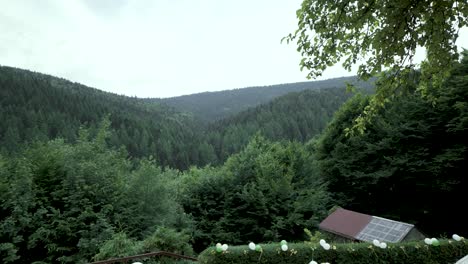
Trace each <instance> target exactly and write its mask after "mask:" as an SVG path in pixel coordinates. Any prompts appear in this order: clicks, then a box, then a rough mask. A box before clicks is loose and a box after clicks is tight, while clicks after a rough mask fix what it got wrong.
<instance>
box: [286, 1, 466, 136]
mask: <svg viewBox="0 0 468 264" xmlns="http://www.w3.org/2000/svg"><path fill="white" fill-rule="evenodd" d="M297 18H298V29H297V30H296V31H295V32H294V33H293V34H289V35H288V36H287V37H286V38H285V39H286V40H287V42H290V41H291V42H296V44H297V46H298V48H297V50H298V51H299V52H300V53H301V55H302V57H303V59H302V60H301V62H300V66H301V69H304V68H306V69H307V70H309V74H308V77H317V76H320V75H321V74H322V72H323V71H324V70H325V69H326V68H327V67H329V66H332V65H334V64H336V63H338V62H340V61H342V59H343V60H344V63H343V66H344V68H345V69H347V70H348V71H350V70H351V67H352V66H353V65H355V64H359V68H358V72H357V75H358V76H359V77H360V78H362V79H364V80H366V79H368V78H369V77H373V76H378V75H380V76H381V80H382V82H383V84H382V85H380V87H379V88H378V89H377V92H376V96H375V97H374V98H373V99H372V100H371V103H370V105H369V106H368V107H367V109H366V110H367V112H366V113H364V114H363V116H362V118H359V119H357V120H356V123H355V126H353V127H354V129H356V128H359V127H360V128H362V127H364V126H365V124H366V123H368V122H370V121H371V120H370V119H371V118H372V116H373V115H374V114H375V113H376V111H378V109H380V108H382V106H383V105H384V104H385V103H386V102H387V100H389V99H390V98H392V97H393V96H394V95H395V94H398V90H399V89H400V88H401V86H404V84H405V82H406V81H407V75H408V74H409V73H411V71H412V70H414V69H415V67H416V65H415V64H414V62H413V58H414V55H415V53H416V48H417V47H424V48H425V49H426V54H427V57H426V60H425V61H424V62H423V63H422V65H421V72H422V80H421V85H420V89H421V91H422V92H423V94H425V95H427V92H428V90H429V87H430V86H435V87H441V84H442V82H443V80H444V79H445V78H446V77H447V76H448V74H449V72H450V69H451V67H452V66H453V64H454V63H455V62H456V61H457V58H458V51H457V47H456V45H455V42H456V40H457V38H458V31H459V29H460V28H462V27H465V26H466V25H467V19H468V3H467V2H466V1H460V0H449V1H441V0H431V1H415V0H374V1H363V0H356V1H331V0H304V1H303V2H302V5H301V8H300V9H299V10H298V11H297ZM353 131H354V130H353ZM361 133H362V132H361Z"/></svg>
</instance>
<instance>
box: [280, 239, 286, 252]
mask: <svg viewBox="0 0 468 264" xmlns="http://www.w3.org/2000/svg"><path fill="white" fill-rule="evenodd" d="M280 244H281V250H283V251H288V242H286V240H281V242H280Z"/></svg>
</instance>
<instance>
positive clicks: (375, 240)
mask: <svg viewBox="0 0 468 264" xmlns="http://www.w3.org/2000/svg"><path fill="white" fill-rule="evenodd" d="M372 244H374V246H376V247H378V246H380V242H379V241H378V240H377V239H374V240H373V241H372Z"/></svg>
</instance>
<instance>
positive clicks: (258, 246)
mask: <svg viewBox="0 0 468 264" xmlns="http://www.w3.org/2000/svg"><path fill="white" fill-rule="evenodd" d="M249 248H250V250H255V251H262V247H261V246H260V245H255V243H254V242H250V243H249Z"/></svg>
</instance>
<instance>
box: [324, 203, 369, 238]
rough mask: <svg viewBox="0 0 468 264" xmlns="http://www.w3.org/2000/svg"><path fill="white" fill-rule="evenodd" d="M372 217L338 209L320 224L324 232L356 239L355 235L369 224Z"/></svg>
mask: <svg viewBox="0 0 468 264" xmlns="http://www.w3.org/2000/svg"><path fill="white" fill-rule="evenodd" d="M371 220H372V216H370V215H366V214H361V213H357V212H353V211H349V210H346V209H343V208H338V209H336V210H335V212H333V213H332V214H330V215H329V216H328V217H327V218H325V220H323V221H322V223H320V225H319V228H320V229H323V230H325V231H328V232H331V233H334V234H337V235H340V236H344V237H347V238H350V239H356V236H357V234H359V232H361V230H362V229H363V228H364V227H366V226H367V224H369V222H370V221H371Z"/></svg>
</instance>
